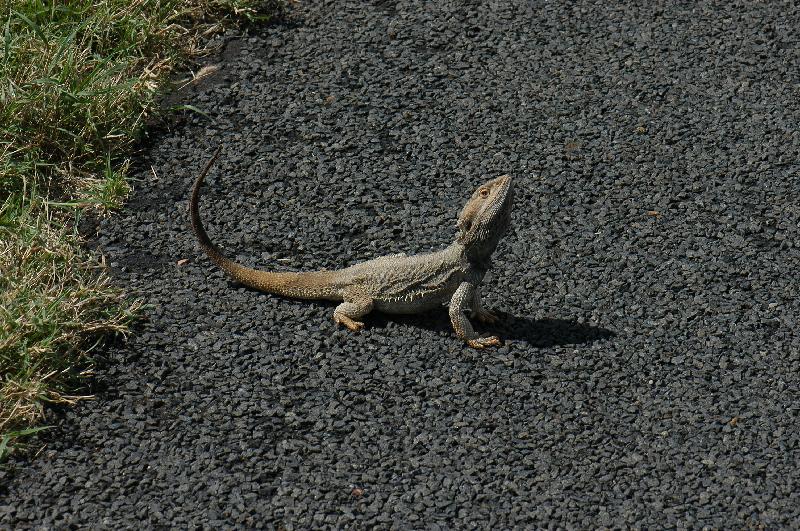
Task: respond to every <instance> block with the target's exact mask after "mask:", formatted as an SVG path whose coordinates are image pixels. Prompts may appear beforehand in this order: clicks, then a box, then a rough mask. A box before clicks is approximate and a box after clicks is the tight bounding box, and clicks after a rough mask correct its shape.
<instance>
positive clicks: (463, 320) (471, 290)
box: [449, 282, 500, 348]
mask: <svg viewBox="0 0 800 531" xmlns="http://www.w3.org/2000/svg"><path fill="white" fill-rule="evenodd" d="M475 289H476V288H475V286H474V285H472V284H470V283H469V282H462V283H461V285H460V286H458V289H456V291H455V292H454V293H453V296H452V298H451V299H450V310H449V312H450V322H451V323H452V324H453V330H455V333H456V335H457V336H458V338H459V339H461V340H462V341H466V343H467V345H469V346H470V347H472V348H486V347H493V346H496V345H499V344H500V339H499V338H498V337H497V336H490V337H478V334H476V333H475V330H474V329H473V328H472V324H471V323H470V322H469V319H467V316H466V315H464V311H465V310H468V309H470V307H471V306H472V301H473V300H474V296H475Z"/></svg>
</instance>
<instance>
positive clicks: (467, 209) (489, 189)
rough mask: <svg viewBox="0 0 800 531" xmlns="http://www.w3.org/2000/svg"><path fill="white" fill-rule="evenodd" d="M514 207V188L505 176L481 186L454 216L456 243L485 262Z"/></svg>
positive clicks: (509, 223) (508, 220) (509, 218)
mask: <svg viewBox="0 0 800 531" xmlns="http://www.w3.org/2000/svg"><path fill="white" fill-rule="evenodd" d="M513 205H514V188H513V183H512V181H511V177H510V176H509V175H502V176H500V177H497V178H496V179H492V180H491V181H489V182H487V183H485V184H483V185H481V186H479V187H478V189H477V190H475V192H474V193H473V194H472V197H470V198H469V201H467V204H466V205H464V208H462V209H461V213H460V214H459V215H458V224H457V227H458V242H459V243H461V244H462V245H463V246H464V247H465V248H466V249H467V252H468V254H469V255H470V256H471V257H474V258H476V259H479V260H484V259H488V258H489V257H490V256H491V254H492V253H493V252H494V249H495V247H497V244H498V243H499V242H500V238H502V237H503V235H504V234H505V232H506V230H508V227H509V226H510V225H511V210H512V208H513Z"/></svg>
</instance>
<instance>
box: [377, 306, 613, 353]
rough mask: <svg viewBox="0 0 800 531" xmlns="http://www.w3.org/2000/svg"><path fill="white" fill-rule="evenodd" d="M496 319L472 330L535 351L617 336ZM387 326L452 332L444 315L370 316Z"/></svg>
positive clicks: (571, 325)
mask: <svg viewBox="0 0 800 531" xmlns="http://www.w3.org/2000/svg"><path fill="white" fill-rule="evenodd" d="M497 315H498V317H499V320H498V321H497V322H496V323H494V324H489V325H482V324H480V323H475V322H474V320H473V325H474V326H475V330H476V331H477V332H478V333H479V334H481V335H486V334H492V335H497V336H498V337H500V339H501V340H505V339H511V340H518V341H524V342H525V343H528V344H529V345H531V346H532V347H536V348H548V347H556V346H561V345H580V344H583V343H591V342H594V341H601V340H604V339H610V338H613V337H615V336H616V334H615V333H614V332H612V331H611V330H608V329H606V328H602V327H599V326H592V325H588V324H581V323H578V322H575V321H568V320H566V319H554V318H543V319H531V318H529V317H517V316H515V315H511V314H507V313H501V312H497ZM389 323H398V324H407V325H409V326H415V327H419V328H425V329H427V330H432V331H435V332H444V333H451V334H452V332H453V329H452V326H451V325H450V319H449V317H448V316H447V312H439V311H432V312H428V313H424V314H419V315H390V314H385V313H380V312H375V313H374V314H371V315H370V316H369V319H368V321H367V326H368V327H374V328H385V327H386V326H388V325H389Z"/></svg>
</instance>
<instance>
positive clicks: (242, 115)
mask: <svg viewBox="0 0 800 531" xmlns="http://www.w3.org/2000/svg"><path fill="white" fill-rule="evenodd" d="M798 27H800V8H798V7H797V6H796V5H795V4H794V3H793V2H744V1H742V2H719V3H715V4H711V3H707V2H698V3H695V2H691V3H685V4H682V5H674V3H659V2H656V3H653V5H643V4H641V3H634V2H623V3H618V4H613V5H611V4H608V5H607V3H606V2H596V3H577V4H574V3H560V2H515V1H503V2H482V3H465V2H451V1H444V0H443V1H438V2H391V1H380V2H363V1H342V0H336V1H327V2H320V1H312V0H308V1H304V2H301V3H298V4H296V6H295V7H294V9H293V13H292V15H291V16H290V18H289V19H287V20H285V21H283V22H281V23H278V24H275V25H272V26H269V27H267V28H263V29H251V30H250V33H248V34H245V35H239V36H237V37H234V38H232V39H230V40H229V41H228V42H227V44H226V47H225V49H224V53H223V54H222V55H221V57H220V58H219V60H218V62H219V64H220V70H219V71H218V73H217V74H215V75H213V76H211V77H210V78H209V79H207V80H206V81H205V82H203V83H202V84H200V85H199V86H197V87H195V88H193V89H191V90H189V91H188V92H185V93H182V94H181V95H179V96H176V98H178V99H180V100H181V102H183V103H191V104H193V105H195V106H197V107H199V108H201V109H203V110H204V111H205V112H206V113H208V117H205V116H203V115H200V114H192V113H187V114H185V115H182V116H181V117H180V118H179V119H178V120H177V122H175V123H173V124H172V125H171V126H170V127H169V128H164V129H163V130H161V131H159V132H157V133H154V134H153V135H152V136H151V137H150V138H149V139H148V140H147V144H146V149H145V150H144V153H143V154H142V155H141V157H140V158H139V159H138V160H137V162H136V171H135V172H134V177H135V178H136V179H137V180H136V181H134V186H135V193H134V194H133V196H132V198H131V200H130V202H129V203H128V205H127V207H126V208H125V210H124V211H123V212H122V213H121V215H120V216H117V217H114V218H112V219H109V220H106V221H104V222H102V224H101V225H100V226H99V228H98V234H97V236H96V237H95V238H94V239H93V245H94V246H95V247H96V249H97V250H98V252H102V253H104V254H105V256H106V257H107V260H108V261H109V263H110V265H111V268H112V271H113V274H114V277H115V279H116V281H117V282H118V283H119V284H120V285H122V286H126V287H128V288H131V289H133V290H136V291H137V292H139V293H141V294H142V296H143V297H144V299H145V301H146V303H147V304H148V305H149V306H148V308H147V312H146V313H147V316H148V321H147V322H145V323H143V324H142V325H141V326H140V327H139V328H138V330H137V333H136V334H135V335H134V336H133V337H132V338H131V340H130V341H129V342H128V343H127V344H124V345H121V344H120V345H113V346H111V347H108V348H106V349H105V350H104V351H103V352H102V353H101V361H100V363H99V366H98V369H97V377H96V378H95V380H94V383H93V385H94V387H93V390H94V391H95V392H96V394H97V399H96V400H95V401H92V402H84V403H82V404H81V405H80V406H78V407H76V408H74V409H70V410H53V411H51V412H50V419H49V421H50V422H51V423H54V424H55V425H56V428H55V429H53V430H51V431H49V432H47V433H46V434H45V435H44V437H43V440H44V441H45V442H46V443H47V446H46V449H45V450H44V451H43V452H42V453H41V454H40V455H38V456H37V457H35V458H34V459H32V460H30V462H18V463H16V472H15V473H13V474H11V473H9V472H7V471H6V472H2V474H3V475H2V476H0V480H2V481H0V483H2V484H3V485H4V486H3V487H2V490H0V527H3V528H15V529H25V528H50V529H65V528H70V527H80V528H92V529H100V528H107V529H120V528H142V527H162V528H163V527H174V528H196V527H206V528H214V529H222V528H234V527H236V528H252V527H261V526H263V527H273V528H274V527H276V526H282V527H283V528H284V529H309V528H339V529H341V528H348V527H350V528H373V527H378V528H397V529H407V528H428V529H448V528H449V529H473V528H482V529H487V528H494V529H506V528H512V527H520V528H530V527H560V528H561V527H563V528H598V527H612V528H619V527H636V528H674V527H680V528H692V529H698V528H702V527H711V528H727V529H741V528H759V527H760V526H765V527H767V528H773V529H774V528H779V527H784V528H797V527H800V467H798V463H799V462H800V423H799V422H798V416H799V415H800V385H799V383H800V334H798V332H797V328H798V315H800V300H799V299H798V281H797V280H796V271H797V270H798V266H799V265H800V247H799V245H800V244H799V243H798V242H800V240H799V239H798V235H799V234H798V233H799V232H800V229H798V225H799V224H800V177H799V176H798V174H799V173H800V162H798V161H800V133H799V132H798V123H800V90H799V89H798V86H800V85H799V83H800V41H799V40H798V33H797V28H798ZM209 62H213V61H212V60H211V59H209ZM218 144H222V145H223V155H222V157H221V160H220V162H219V163H218V165H217V167H216V168H215V169H214V170H212V174H211V175H210V176H209V179H208V185H207V187H206V188H205V191H204V198H203V201H202V205H201V208H202V210H203V213H204V217H205V219H206V223H207V226H208V229H209V233H210V234H211V236H212V238H214V239H215V240H216V241H217V242H218V243H219V244H220V245H221V246H222V247H223V249H225V250H227V251H228V253H229V254H230V255H231V256H235V257H237V258H238V259H239V260H241V261H242V262H244V263H246V264H249V265H256V266H260V267H265V268H272V269H278V270H291V269H308V268H323V267H325V268H334V267H340V266H344V265H346V264H350V263H352V262H354V261H357V260H363V259H368V258H372V257H375V256H379V255H381V254H387V253H392V252H420V251H426V250H429V249H432V248H436V247H439V246H443V245H445V244H446V243H448V242H449V241H450V240H451V239H452V238H453V236H454V234H455V228H454V223H455V217H456V214H457V212H458V209H459V208H460V206H461V204H462V203H463V201H464V200H466V198H467V197H468V195H469V193H470V190H471V189H472V187H473V186H475V185H476V184H477V183H479V182H481V181H482V180H483V179H485V178H487V177H491V176H494V175H498V174H500V173H506V172H507V173H510V174H512V175H513V176H514V177H515V178H516V179H517V181H516V182H517V187H518V188H517V190H518V192H517V194H518V195H517V197H518V201H517V210H516V212H515V214H514V225H515V229H514V230H513V231H512V233H510V234H509V235H508V236H507V237H506V239H505V240H504V242H503V243H502V244H501V247H500V248H499V250H498V253H497V254H496V257H495V258H496V260H495V269H494V271H493V273H492V276H491V278H490V280H489V285H488V287H487V290H486V292H487V303H488V306H490V307H493V308H495V309H498V310H501V311H502V312H505V314H506V315H505V317H504V320H503V322H502V323H501V324H499V325H497V326H495V327H489V328H485V327H484V328H483V331H485V332H496V333H499V334H500V335H502V336H503V337H505V338H506V344H505V345H504V346H503V347H502V348H499V349H495V350H492V351H487V352H477V351H473V350H470V349H468V348H466V347H464V346H463V345H461V344H460V343H459V342H458V340H456V339H455V337H454V336H453V334H452V332H451V331H450V329H449V323H448V320H447V315H446V312H444V311H442V312H438V313H433V314H430V315H424V316H416V317H403V318H389V317H386V316H380V315H376V316H370V317H369V319H368V320H367V323H368V328H367V329H366V330H365V331H363V332H362V333H359V334H351V333H348V332H346V331H345V330H337V329H336V327H335V325H334V323H333V321H332V319H331V314H332V306H331V305H327V304H320V303H313V302H302V301H291V300H285V299H280V298H277V297H273V296H270V295H265V294H261V293H258V292H255V291H252V290H248V289H244V288H243V287H241V286H239V285H237V284H235V283H233V282H231V281H230V280H228V279H227V278H226V277H225V276H224V275H223V274H222V273H221V272H220V271H219V270H218V269H217V268H215V267H213V266H212V265H211V264H210V263H209V261H208V260H206V259H205V258H204V257H203V256H202V255H201V253H200V252H199V251H198V249H197V248H196V246H195V242H194V239H193V237H192V235H191V234H190V231H189V229H188V222H187V217H186V201H187V197H188V190H189V187H190V184H191V182H192V180H193V178H194V177H195V175H196V173H197V171H198V170H199V169H200V168H201V166H202V164H203V163H204V162H205V161H206V160H207V158H208V157H209V156H210V154H211V152H212V150H213V149H215V148H216V146H217V145H218ZM182 259H189V262H188V263H187V264H185V265H183V266H178V265H177V262H178V261H179V260H182Z"/></svg>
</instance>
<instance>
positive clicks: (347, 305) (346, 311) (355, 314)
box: [333, 296, 373, 332]
mask: <svg viewBox="0 0 800 531" xmlns="http://www.w3.org/2000/svg"><path fill="white" fill-rule="evenodd" d="M372 307H373V301H372V299H371V298H369V297H365V296H361V297H356V298H352V299H350V298H348V299H345V301H344V302H343V303H341V304H340V305H339V306H337V307H336V309H335V310H333V320H334V321H336V323H337V324H343V325H344V326H346V327H347V328H348V329H349V330H351V331H353V332H357V331H358V330H361V329H362V328H364V323H363V322H362V321H359V320H358V319H359V318H360V317H363V316H365V315H367V314H368V313H369V312H371V311H372Z"/></svg>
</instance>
